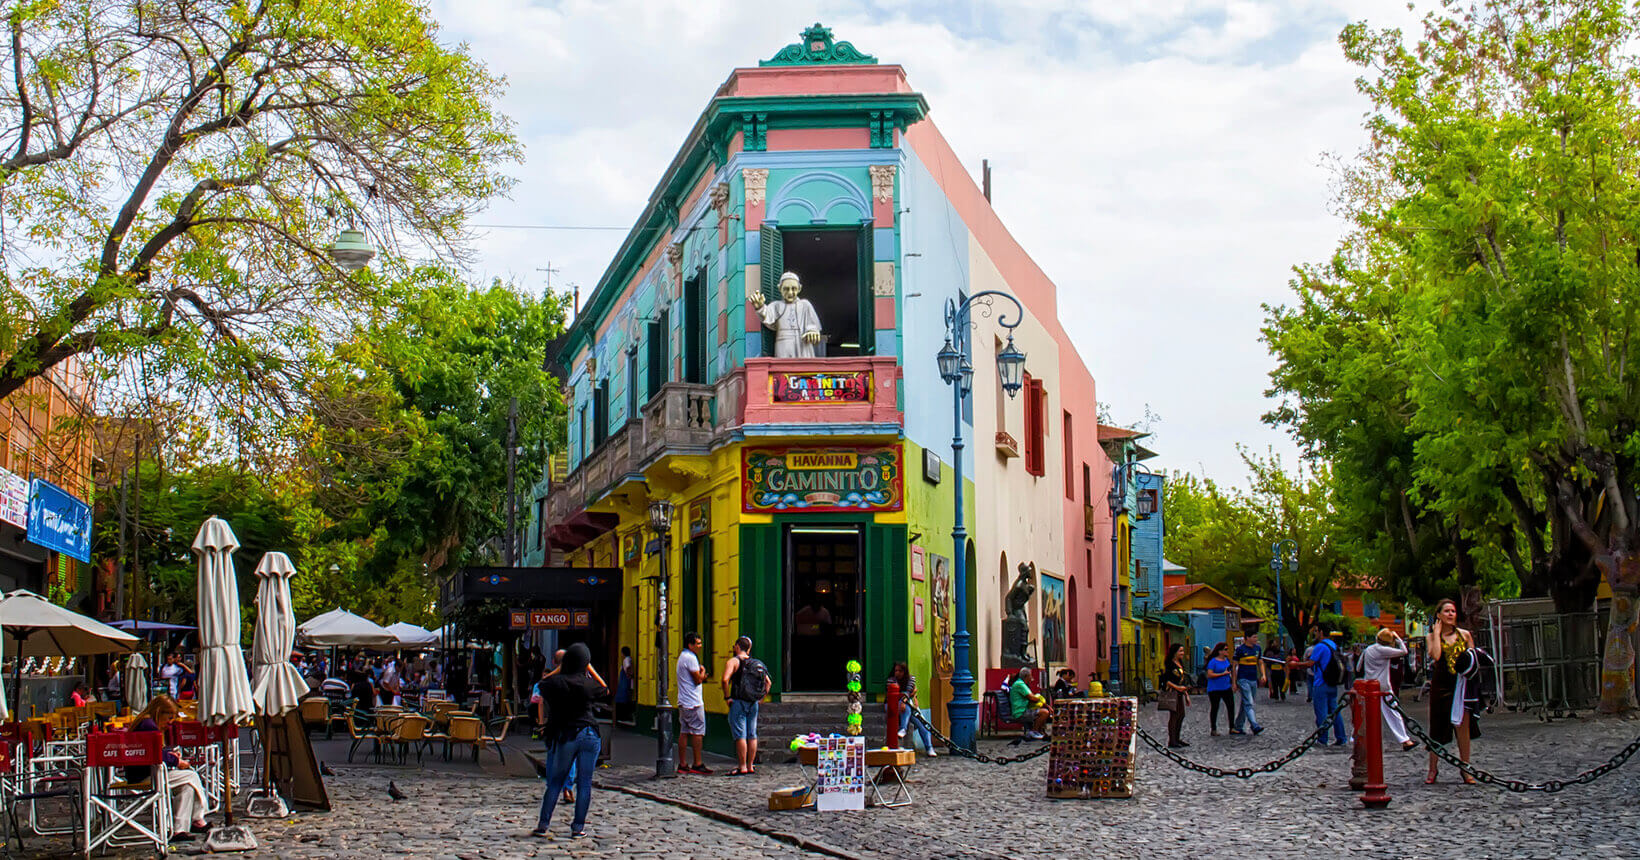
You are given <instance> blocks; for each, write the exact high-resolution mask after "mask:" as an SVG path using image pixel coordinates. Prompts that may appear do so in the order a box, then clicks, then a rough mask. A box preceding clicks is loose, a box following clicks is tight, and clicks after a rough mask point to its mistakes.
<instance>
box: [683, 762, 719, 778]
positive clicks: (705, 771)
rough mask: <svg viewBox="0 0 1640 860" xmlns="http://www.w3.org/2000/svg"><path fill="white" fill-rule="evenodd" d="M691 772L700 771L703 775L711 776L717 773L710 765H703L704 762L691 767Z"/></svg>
mask: <svg viewBox="0 0 1640 860" xmlns="http://www.w3.org/2000/svg"><path fill="white" fill-rule="evenodd" d="M689 772H690V773H698V774H700V775H701V776H711V775H712V774H713V773H715V771H713V770H712V769H711V768H709V767H707V766H706V765H703V764H697V765H695V766H694V767H692V768H689Z"/></svg>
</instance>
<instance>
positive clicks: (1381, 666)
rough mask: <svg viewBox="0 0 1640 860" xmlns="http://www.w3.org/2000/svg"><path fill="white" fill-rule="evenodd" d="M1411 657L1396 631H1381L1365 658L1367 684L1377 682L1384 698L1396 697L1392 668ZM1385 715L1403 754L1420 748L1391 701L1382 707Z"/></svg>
mask: <svg viewBox="0 0 1640 860" xmlns="http://www.w3.org/2000/svg"><path fill="white" fill-rule="evenodd" d="M1406 655H1407V646H1406V643H1404V642H1402V641H1401V637H1399V636H1397V635H1395V631H1394V630H1390V629H1389V628H1387V627H1386V628H1384V629H1382V630H1379V631H1378V640H1377V641H1376V642H1374V643H1372V644H1371V645H1368V646H1367V650H1366V651H1365V652H1364V653H1362V655H1361V675H1362V680H1364V681H1377V682H1378V689H1380V690H1382V691H1384V695H1386V696H1393V695H1395V685H1394V682H1393V681H1391V680H1390V667H1392V666H1394V665H1395V661H1396V659H1397V658H1400V657H1405V656H1406ZM1378 706H1379V708H1381V709H1382V710H1383V713H1384V726H1385V727H1387V728H1388V729H1389V736H1390V737H1392V738H1394V739H1395V742H1396V743H1398V744H1400V745H1401V750H1402V751H1403V752H1405V751H1407V750H1411V749H1413V748H1415V747H1417V746H1418V742H1417V741H1415V740H1412V739H1411V738H1409V737H1407V727H1406V723H1403V722H1401V715H1400V714H1398V713H1396V712H1395V709H1394V708H1391V707H1390V706H1389V700H1388V699H1384V700H1381V701H1380V702H1379V703H1378Z"/></svg>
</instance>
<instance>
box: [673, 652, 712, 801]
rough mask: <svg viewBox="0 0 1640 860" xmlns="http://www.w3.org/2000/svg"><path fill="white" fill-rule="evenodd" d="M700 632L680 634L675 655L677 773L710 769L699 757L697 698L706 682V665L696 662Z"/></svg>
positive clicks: (702, 706)
mask: <svg viewBox="0 0 1640 860" xmlns="http://www.w3.org/2000/svg"><path fill="white" fill-rule="evenodd" d="M700 647H701V645H700V634H699V633H685V634H683V653H681V654H679V655H678V670H677V679H678V723H679V725H680V726H681V727H682V729H683V730H682V731H681V732H679V733H678V773H699V774H710V773H711V772H712V769H711V768H709V767H707V766H706V763H705V762H703V761H701V758H700V751H701V747H702V746H703V745H704V744H705V743H706V701H705V700H704V699H702V698H701V693H700V689H701V685H702V684H704V683H706V668H705V667H703V666H701V665H700ZM691 748H693V749H694V751H695V763H694V764H693V765H686V764H684V762H686V761H688V760H689V757H688V755H687V754H686V753H687V751H688V750H689V749H691Z"/></svg>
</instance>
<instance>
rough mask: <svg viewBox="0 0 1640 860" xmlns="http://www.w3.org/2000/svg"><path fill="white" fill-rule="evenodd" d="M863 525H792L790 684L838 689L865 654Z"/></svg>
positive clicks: (810, 688) (788, 559)
mask: <svg viewBox="0 0 1640 860" xmlns="http://www.w3.org/2000/svg"><path fill="white" fill-rule="evenodd" d="M860 550H861V546H860V527H859V526H855V525H826V526H789V527H788V528H787V530H786V595H787V611H788V612H789V613H790V616H789V617H790V618H791V625H790V626H789V627H788V628H787V629H788V630H790V631H791V632H790V637H789V639H788V641H787V643H786V645H787V651H786V666H787V669H788V671H787V673H786V678H787V687H788V689H789V690H790V691H792V692H827V693H835V692H838V691H840V690H842V689H843V687H844V684H845V683H846V681H847V670H846V668H845V666H846V665H847V663H848V661H850V660H859V659H862V658H863V657H864V656H865V652H864V646H865V640H864V638H863V635H862V630H863V627H862V624H861V617H860V615H861V613H860V609H861V604H860V586H861V578H860V575H861V570H860Z"/></svg>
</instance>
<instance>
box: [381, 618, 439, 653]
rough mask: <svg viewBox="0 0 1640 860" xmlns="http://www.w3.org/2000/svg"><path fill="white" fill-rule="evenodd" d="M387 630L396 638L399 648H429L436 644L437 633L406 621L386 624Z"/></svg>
mask: <svg viewBox="0 0 1640 860" xmlns="http://www.w3.org/2000/svg"><path fill="white" fill-rule="evenodd" d="M387 632H389V633H391V634H393V636H394V637H395V638H397V639H398V646H399V647H400V648H431V647H433V646H435V645H437V644H438V634H437V633H434V632H433V631H431V630H428V629H427V628H425V627H418V626H417V625H414V624H411V623H409V622H406V621H400V622H398V623H397V624H389V625H387Z"/></svg>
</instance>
